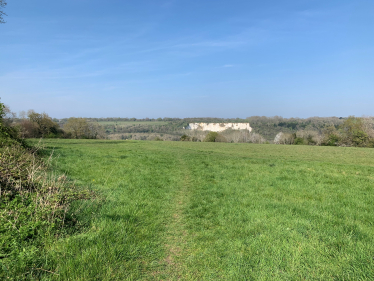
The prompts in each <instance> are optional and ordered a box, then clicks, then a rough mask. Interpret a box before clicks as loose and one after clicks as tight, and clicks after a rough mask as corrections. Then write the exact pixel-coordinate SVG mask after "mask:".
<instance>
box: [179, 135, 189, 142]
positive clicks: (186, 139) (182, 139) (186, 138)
mask: <svg viewBox="0 0 374 281" xmlns="http://www.w3.org/2000/svg"><path fill="white" fill-rule="evenodd" d="M180 140H181V141H190V140H191V138H190V137H189V136H187V135H186V134H184V135H183V136H181V138H180Z"/></svg>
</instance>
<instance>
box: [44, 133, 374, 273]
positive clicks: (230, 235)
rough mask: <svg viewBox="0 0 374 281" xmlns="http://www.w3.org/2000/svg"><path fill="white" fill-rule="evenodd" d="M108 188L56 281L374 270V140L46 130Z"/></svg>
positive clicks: (72, 242) (74, 167)
mask: <svg viewBox="0 0 374 281" xmlns="http://www.w3.org/2000/svg"><path fill="white" fill-rule="evenodd" d="M45 143H46V145H47V146H48V147H49V149H52V148H54V149H55V152H54V153H55V155H60V156H59V158H58V167H59V168H60V170H61V171H66V172H67V173H68V175H69V177H71V178H72V179H75V180H77V181H78V182H79V183H80V184H82V185H90V186H92V188H93V189H95V190H97V192H98V193H99V194H101V195H102V196H103V197H105V198H106V200H105V201H104V202H103V203H101V204H100V205H95V206H91V205H89V204H88V205H83V206H75V210H73V211H77V208H81V211H79V212H78V217H79V219H80V220H82V221H84V222H85V223H86V228H85V229H84V231H81V232H80V233H76V234H74V235H72V236H70V237H69V238H65V239H61V240H59V241H58V242H57V243H55V244H53V245H51V246H50V248H49V249H48V251H49V258H48V262H47V261H46V263H49V265H50V267H48V268H51V269H53V270H55V271H56V273H57V274H59V275H56V274H48V273H46V275H45V276H46V279H49V278H50V279H59V280H374V204H373V202H374V149H362V148H342V147H313V146H276V145H258V144H228V143H190V142H146V141H143V142H142V141H103V140H46V141H45Z"/></svg>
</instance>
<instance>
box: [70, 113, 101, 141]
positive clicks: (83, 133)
mask: <svg viewBox="0 0 374 281" xmlns="http://www.w3.org/2000/svg"><path fill="white" fill-rule="evenodd" d="M64 130H65V131H66V132H67V133H70V134H71V136H72V137H73V138H75V139H98V138H105V132H104V129H103V127H102V126H100V125H99V124H97V123H93V122H88V121H87V120H86V119H85V118H75V117H71V118H69V119H68V121H67V122H66V124H65V125H64Z"/></svg>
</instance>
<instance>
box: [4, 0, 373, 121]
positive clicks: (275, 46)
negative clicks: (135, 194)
mask: <svg viewBox="0 0 374 281" xmlns="http://www.w3.org/2000/svg"><path fill="white" fill-rule="evenodd" d="M5 12H6V13H7V14H8V16H7V17H6V18H5V20H6V21H7V23H6V24H0V98H1V102H3V103H5V104H7V105H8V106H10V108H11V110H12V111H14V112H19V111H21V110H28V109H34V110H35V111H37V112H46V113H48V114H49V115H50V116H51V117H54V118H64V117H72V116H74V117H136V118H145V117H149V118H158V117H180V118H184V117H222V118H229V117H239V118H245V117H248V116H255V115H258V116H275V115H278V116H283V117H287V118H289V117H301V118H305V117H312V116H338V117H341V116H343V117H345V116H349V115H355V116H363V115H370V116H372V115H374V113H373V111H374V16H373V15H374V1H373V0H352V1H347V0H329V1H326V0H281V1H279V0H261V1H253V0H230V1H228V0H203V1H197V0H136V1H134V0H133V1H124V0H106V1H98V0H64V1H50V0H33V1H30V0H18V1H11V0H9V1H8V5H7V7H6V9H5Z"/></svg>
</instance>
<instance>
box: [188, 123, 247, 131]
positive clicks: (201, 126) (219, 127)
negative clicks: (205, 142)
mask: <svg viewBox="0 0 374 281" xmlns="http://www.w3.org/2000/svg"><path fill="white" fill-rule="evenodd" d="M185 129H187V130H199V131H212V132H222V131H224V130H227V129H232V130H248V131H250V132H251V131H252V128H251V126H250V125H249V123H190V124H189V125H188V126H187V127H186V128H185Z"/></svg>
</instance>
